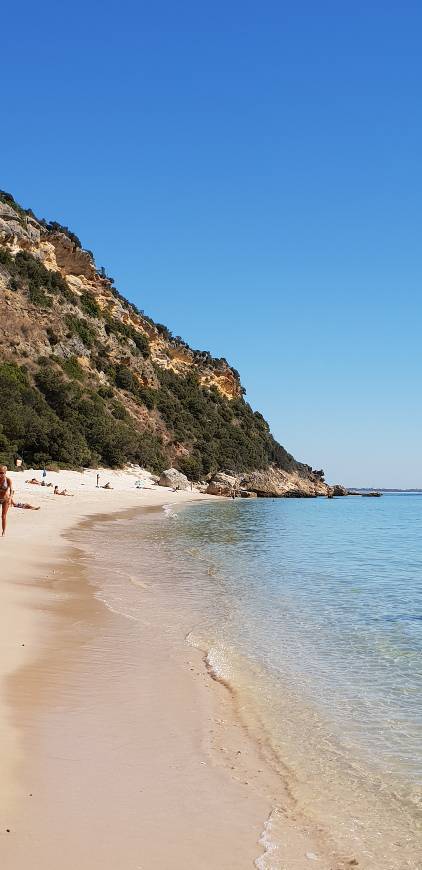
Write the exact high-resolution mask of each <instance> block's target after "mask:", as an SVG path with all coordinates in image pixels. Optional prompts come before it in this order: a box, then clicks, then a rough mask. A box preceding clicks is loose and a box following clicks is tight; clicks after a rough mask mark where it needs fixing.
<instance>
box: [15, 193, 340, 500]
mask: <svg viewBox="0 0 422 870" xmlns="http://www.w3.org/2000/svg"><path fill="white" fill-rule="evenodd" d="M0 306H1V323H0V362H1V364H2V366H3V368H2V378H3V381H1V378H0V390H1V384H2V383H3V390H4V391H6V394H7V395H8V396H9V395H10V390H11V384H13V390H14V391H15V393H16V395H15V398H14V400H13V403H14V404H13V407H12V406H10V407H9V404H10V401H9V400H8V399H7V398H6V399H5V400H4V401H3V402H2V407H3V411H4V413H3V418H2V420H1V422H2V425H3V435H2V434H1V431H0V452H1V450H2V448H3V455H4V456H6V455H8V456H10V454H11V452H13V453H16V452H21V453H22V452H23V453H24V454H25V453H26V455H27V456H28V457H30V458H31V459H32V460H33V461H37V460H38V461H40V462H41V461H43V462H51V461H55V462H58V463H62V464H65V463H67V464H84V463H85V464H87V463H88V462H95V461H100V460H101V461H103V462H108V463H109V464H121V463H122V462H123V461H130V460H133V461H134V460H136V461H141V462H142V460H144V464H148V465H149V466H150V467H152V468H154V470H162V468H163V467H165V465H167V464H169V463H170V462H171V463H172V464H174V465H176V467H178V468H180V469H181V470H183V471H184V472H185V473H187V474H188V476H189V477H191V478H194V479H195V478H196V479H198V478H200V477H202V478H203V477H205V476H206V475H208V476H211V475H212V474H213V473H215V472H216V471H219V470H224V468H225V467H226V468H227V467H229V468H233V467H235V471H236V474H237V475H238V478H239V482H240V483H241V485H242V486H244V488H245V489H248V490H251V491H254V492H256V493H258V494H259V495H269V494H274V495H288V494H302V495H305V494H306V495H316V494H325V493H326V491H327V487H326V485H325V483H324V482H323V480H322V478H321V475H318V474H317V473H316V472H313V471H312V469H311V468H310V467H309V466H306V465H303V464H301V463H297V462H296V461H295V460H294V459H293V457H292V456H291V455H290V454H288V453H287V452H286V451H285V450H284V448H282V447H280V445H278V444H277V442H275V441H274V439H273V438H272V436H271V434H270V432H269V429H268V425H267V424H266V422H265V420H264V419H263V418H262V416H261V415H260V414H258V413H254V412H253V411H252V409H251V408H250V407H249V405H247V404H246V403H245V402H244V400H243V392H244V391H243V390H242V386H241V383H240V379H239V375H238V373H237V372H236V371H235V370H234V369H233V368H231V367H230V366H229V364H228V363H227V361H226V360H225V359H215V358H213V357H211V355H210V354H209V353H207V352H201V351H195V350H193V349H192V348H190V347H189V346H188V345H187V344H186V343H185V342H183V340H182V339H180V338H174V337H173V336H172V334H171V333H170V332H169V330H168V329H167V328H166V327H164V326H162V325H160V324H157V323H154V322H153V321H152V320H151V318H149V317H148V316H147V315H145V314H144V312H143V311H140V310H138V309H137V308H136V307H135V306H134V305H131V304H130V303H128V302H127V300H126V299H125V298H124V297H123V296H122V295H121V294H120V293H119V292H118V291H117V290H116V288H115V287H114V282H113V280H112V279H110V278H109V277H107V276H106V275H105V273H104V271H103V270H99V269H98V268H97V267H96V265H95V262H94V259H93V255H92V254H91V253H90V252H89V251H86V250H83V248H82V247H81V244H80V242H79V239H78V238H77V237H76V236H75V235H74V234H73V233H72V232H70V231H69V230H68V229H67V228H65V227H61V226H60V225H58V224H57V223H49V224H48V223H46V222H45V221H43V220H39V219H37V218H36V217H35V216H34V215H33V213H32V212H31V211H29V210H24V209H23V208H21V207H20V206H19V205H18V204H17V203H16V202H15V201H14V199H13V198H12V197H11V196H10V195H9V194H4V193H0ZM11 367H14V368H11ZM13 390H12V391H13ZM58 394H60V395H58ZM8 401H9V404H8ZM16 405H18V406H19V407H22V411H21V416H22V418H23V419H24V423H23V424H22V425H21V426H20V425H19V424H18V422H17V421H16V419H15V418H16V413H15V409H16ZM99 419H100V420H101V426H99V423H98V420H99ZM47 420H48V421H49V423H47V422H46V421H47ZM48 426H50V430H51V431H53V430H54V427H56V429H57V432H61V433H62V434H61V436H59V435H57V437H56V440H58V441H60V438H61V440H62V444H61V445H60V444H59V445H57V444H56V443H53V438H52V437H50V439H49V437H48V433H47V431H46V430H47V429H48ZM63 427H64V428H63ZM34 430H35V431H36V433H37V434H36V437H34V434H33V433H34ZM93 430H95V431H96V435H95V437H94V435H93ZM100 430H101V431H100ZM54 431H55V430H54ZM72 437H73V441H74V442H75V444H76V443H77V444H78V445H79V446H78V447H74V445H73V446H72V445H71V441H72ZM66 439H68V440H69V447H67V448H66V449H65V448H63V443H67V440H66ZM152 439H153V440H152ZM122 445H124V446H123V447H122ZM73 448H74V449H73ZM66 451H67V452H66Z"/></svg>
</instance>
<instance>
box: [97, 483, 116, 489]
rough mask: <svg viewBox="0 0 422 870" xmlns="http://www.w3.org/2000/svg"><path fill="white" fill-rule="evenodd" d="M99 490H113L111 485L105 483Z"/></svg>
mask: <svg viewBox="0 0 422 870" xmlns="http://www.w3.org/2000/svg"><path fill="white" fill-rule="evenodd" d="M100 489H113V487H112V485H111V483H105V484H104V486H101V487H100Z"/></svg>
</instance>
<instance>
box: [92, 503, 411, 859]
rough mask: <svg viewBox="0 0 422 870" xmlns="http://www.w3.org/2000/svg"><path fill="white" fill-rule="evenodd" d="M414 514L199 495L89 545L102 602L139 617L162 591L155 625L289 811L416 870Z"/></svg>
mask: <svg viewBox="0 0 422 870" xmlns="http://www.w3.org/2000/svg"><path fill="white" fill-rule="evenodd" d="M421 519H422V496H418V495H407V494H406V495H385V496H383V498H381V499H364V498H359V497H354V498H345V499H335V500H326V499H318V500H258V501H250V502H249V501H243V500H242V501H236V502H231V501H230V502H224V503H221V502H209V503H208V502H207V503H201V504H195V505H192V506H189V507H185V508H184V509H183V510H180V511H179V512H177V513H175V511H174V509H172V508H170V507H168V508H167V509H166V510H165V511H164V512H161V514H160V516H159V517H158V516H157V515H156V514H154V513H150V514H148V515H144V516H143V517H142V518H141V519H140V518H135V519H131V520H122V521H118V522H115V523H113V526H112V529H113V530H112V536H111V535H110V526H109V524H107V526H108V529H107V530H105V529H102V528H101V526H98V527H97V529H96V531H95V534H94V538H93V541H92V544H93V546H95V548H96V549H97V552H99V555H98V558H99V559H100V560H101V563H102V565H103V569H102V574H103V582H102V589H101V591H99V593H98V594H99V596H100V597H102V598H103V600H104V601H105V602H106V603H107V604H108V606H110V607H111V608H112V609H116V610H118V611H119V612H121V613H124V614H125V615H126V616H128V617H129V618H131V619H132V620H133V619H137V620H139V621H140V623H142V619H145V618H146V614H147V608H146V607H145V594H149V593H151V596H153V595H154V590H157V591H158V590H159V591H160V593H161V592H163V591H164V592H165V594H166V596H167V600H168V602H169V610H168V619H167V620H166V622H165V624H163V631H170V632H175V633H177V632H179V633H181V632H183V633H184V634H186V636H187V642H188V643H190V644H192V645H194V646H199V647H200V648H201V649H203V650H204V651H205V652H206V654H207V658H208V664H209V667H210V669H211V670H212V671H213V672H214V673H215V675H216V676H218V677H219V678H221V679H224V680H225V681H226V682H228V683H230V684H231V686H232V688H233V690H234V691H235V693H236V696H237V699H238V704H239V707H240V710H241V715H242V717H243V719H244V721H245V723H246V724H247V725H248V728H249V729H250V731H251V733H253V734H254V736H255V737H256V739H257V740H259V741H261V742H262V746H263V748H264V749H265V751H266V753H267V756H268V758H269V759H270V760H271V761H272V763H274V764H275V765H277V764H278V765H279V769H280V773H281V774H283V776H288V778H289V788H290V793H291V795H292V805H291V807H290V810H291V811H293V810H294V811H295V812H298V813H301V814H303V816H304V817H305V818H308V819H309V820H310V821H311V822H312V823H315V824H318V825H321V826H322V827H324V825H325V827H326V828H327V830H328V833H329V835H330V836H332V839H333V842H334V844H335V845H336V847H337V848H340V849H343V851H344V853H345V854H350V855H358V856H359V860H360V865H361V866H362V864H363V866H365V867H367V868H380V870H381V868H382V870H388V868H391V870H393V868H394V870H395V868H405V867H407V868H409V867H410V868H416V867H420V866H421V864H420V863H419V857H418V847H419V848H420V846H421V841H420V839H419V838H420V827H419V821H420V815H419V813H420V808H421V804H420V801H421V778H422V669H421V662H422V594H421V577H422V559H421V552H420V532H421ZM117 552H118V553H119V558H118V560H116V553H117ZM116 563H117V565H118V570H117V571H116V569H115V567H114V566H115V565H116ZM112 566H113V570H111V567H112ZM150 604H151V599H150V601H149V605H148V606H150ZM275 827H276V826H275ZM330 832H331V833H330ZM273 835H274V837H276V836H277V833H276V831H275V832H274V834H273ZM419 854H420V852H419ZM262 866H263V867H264V866H265V867H267V868H272V867H274V868H275V867H279V866H280V867H281V866H283V865H282V864H277V863H276V862H275V861H274V863H271V860H270V858H268V862H267V863H266V864H262Z"/></svg>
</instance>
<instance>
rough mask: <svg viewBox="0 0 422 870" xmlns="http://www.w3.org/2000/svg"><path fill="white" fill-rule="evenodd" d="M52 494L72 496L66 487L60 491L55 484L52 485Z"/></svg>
mask: <svg viewBox="0 0 422 870" xmlns="http://www.w3.org/2000/svg"><path fill="white" fill-rule="evenodd" d="M53 495H67V496H68V497H69V498H73V495H72V493H71V492H67V490H66V489H62V491H61V492H60V490H59V487H58V486H57V485H56V486H55V487H54V492H53Z"/></svg>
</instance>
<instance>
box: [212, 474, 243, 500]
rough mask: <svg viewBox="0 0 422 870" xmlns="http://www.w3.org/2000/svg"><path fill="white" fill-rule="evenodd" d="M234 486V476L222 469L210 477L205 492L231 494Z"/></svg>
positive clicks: (235, 484) (235, 485)
mask: <svg viewBox="0 0 422 870" xmlns="http://www.w3.org/2000/svg"><path fill="white" fill-rule="evenodd" d="M236 488H237V478H236V477H234V476H233V475H231V474H225V472H224V471H218V472H217V474H214V476H213V477H212V478H211V480H210V482H209V484H208V487H207V493H208V495H231V494H232V492H233V490H234V489H236Z"/></svg>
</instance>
